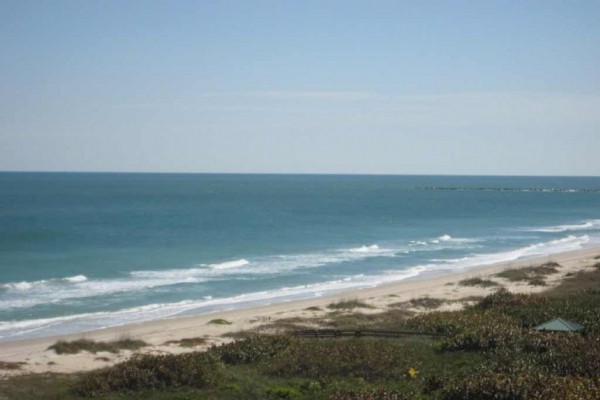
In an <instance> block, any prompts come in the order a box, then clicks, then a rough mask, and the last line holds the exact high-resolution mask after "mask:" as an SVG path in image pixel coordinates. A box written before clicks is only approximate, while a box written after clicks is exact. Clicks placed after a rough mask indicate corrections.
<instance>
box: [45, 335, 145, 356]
mask: <svg viewBox="0 0 600 400" xmlns="http://www.w3.org/2000/svg"><path fill="white" fill-rule="evenodd" d="M145 346H148V343H146V342H144V341H143V340H135V339H130V338H122V339H118V340H114V341H112V342H101V341H100V342H98V341H94V340H88V339H78V340H73V341H64V340H59V341H58V342H56V343H55V344H53V345H52V346H50V347H48V350H54V352H55V353H56V354H77V353H79V352H81V351H87V352H89V353H94V354H95V353H98V352H101V351H106V352H109V353H119V352H120V351H121V350H138V349H140V348H142V347H145Z"/></svg>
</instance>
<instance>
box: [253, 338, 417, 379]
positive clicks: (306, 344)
mask: <svg viewBox="0 0 600 400" xmlns="http://www.w3.org/2000/svg"><path fill="white" fill-rule="evenodd" d="M411 350H412V349H410V348H409V347H408V346H404V345H403V344H402V342H399V341H397V340H386V339H379V340H377V339H374V340H369V339H350V340H345V339H332V340H327V339H325V340H317V341H311V340H305V341H301V342H297V343H295V344H294V345H292V346H290V347H289V348H288V349H287V350H285V351H284V352H281V353H279V354H277V355H276V356H274V357H273V358H272V359H271V360H270V362H269V363H268V364H265V367H264V369H265V372H266V373H267V374H269V375H272V376H280V377H302V378H317V379H322V378H344V379H345V378H347V377H350V378H352V377H355V378H363V379H376V378H392V377H393V378H398V377H400V376H403V375H404V374H405V371H406V370H407V369H408V368H410V367H416V361H415V357H414V356H413V354H412V353H411Z"/></svg>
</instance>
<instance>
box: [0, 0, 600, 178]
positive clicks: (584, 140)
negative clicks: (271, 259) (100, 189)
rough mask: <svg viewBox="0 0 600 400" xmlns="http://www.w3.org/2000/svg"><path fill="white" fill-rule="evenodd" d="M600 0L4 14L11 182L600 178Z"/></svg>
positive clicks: (26, 9)
mask: <svg viewBox="0 0 600 400" xmlns="http://www.w3.org/2000/svg"><path fill="white" fill-rule="evenodd" d="M599 21H600V2H599V1H597V0H596V1H576V0H572V1H551V0H548V1H526V0H521V1H508V0H504V1H441V0H440V1H412V0H411V1H402V0H395V1H352V0H346V1H328V0H319V1H284V0H279V1H258V0H257V1H249V0H246V1H210V0H203V1H133V0H128V1H109V0H104V1H83V0H76V1H61V0H53V1H45V0H44V1H42V0H38V1H30V0H16V1H13V0H0V171H111V172H112V171H114V172H226V173H230V172H235V173H345V174H355V173H356V174H467V175H593V176H599V175H600V157H599V156H598V155H599V153H600V23H599Z"/></svg>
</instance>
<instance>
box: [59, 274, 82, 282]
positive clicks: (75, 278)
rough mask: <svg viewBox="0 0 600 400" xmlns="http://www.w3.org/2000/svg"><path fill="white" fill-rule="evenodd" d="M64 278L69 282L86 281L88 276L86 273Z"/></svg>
mask: <svg viewBox="0 0 600 400" xmlns="http://www.w3.org/2000/svg"><path fill="white" fill-rule="evenodd" d="M64 279H65V281H67V282H72V283H78V282H85V281H87V279H88V278H87V276H85V275H75V276H69V277H67V278H64Z"/></svg>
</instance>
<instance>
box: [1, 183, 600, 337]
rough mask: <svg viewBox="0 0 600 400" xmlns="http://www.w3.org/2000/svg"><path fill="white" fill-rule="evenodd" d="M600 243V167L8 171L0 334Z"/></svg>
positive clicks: (112, 321)
mask: <svg viewBox="0 0 600 400" xmlns="http://www.w3.org/2000/svg"><path fill="white" fill-rule="evenodd" d="M599 241H600V178H596V177H591V178H590V177H588V178H576V177H569V178H564V177H460V176H348V175H345V176H337V175H220V174H76V173H0V341H1V340H14V339H19V338H27V337H36V336H45V335H51V334H57V333H65V332H77V331H84V330H89V329H93V328H98V327H103V326H110V325H117V324H122V323H128V322H134V321H142V320H148V319H155V318H163V317H170V316H175V315H185V314H198V313H203V312H209V311H213V310H217V309H224V308H235V307H241V306H247V305H249V304H264V303H267V302H274V301H283V300H287V299H293V298H306V297H312V296H316V295H322V294H324V293H329V292H331V291H339V290H344V289H353V288H359V287H368V286H375V285H378V284H381V283H384V282H391V281H397V280H401V279H406V278H407V277H411V276H415V275H418V274H423V273H428V272H440V271H452V270H457V269H463V268H468V267H470V266H474V265H477V264H486V263H487V264H489V263H493V262H498V261H504V260H513V259H517V258H523V257H532V256H535V255H540V254H549V253H553V252H558V251H564V250H571V249H578V248H581V247H585V246H592V245H597V244H598V242H599Z"/></svg>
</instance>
